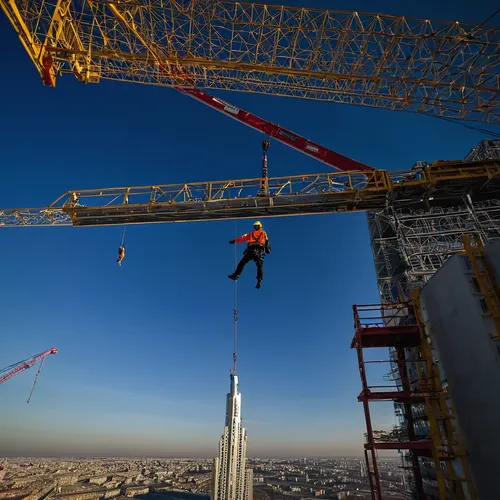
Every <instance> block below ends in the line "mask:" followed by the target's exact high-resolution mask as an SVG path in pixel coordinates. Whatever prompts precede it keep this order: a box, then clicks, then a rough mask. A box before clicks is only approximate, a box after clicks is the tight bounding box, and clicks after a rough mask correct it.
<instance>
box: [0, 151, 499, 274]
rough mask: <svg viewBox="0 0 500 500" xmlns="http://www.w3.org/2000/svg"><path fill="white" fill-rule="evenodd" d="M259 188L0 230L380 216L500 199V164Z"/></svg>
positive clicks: (121, 199)
mask: <svg viewBox="0 0 500 500" xmlns="http://www.w3.org/2000/svg"><path fill="white" fill-rule="evenodd" d="M261 182H262V179H260V178H256V179H243V180H228V181H217V182H194V183H186V184H170V185H158V186H142V187H123V188H105V189H91V190H82V191H68V192H66V193H65V194H64V195H63V196H61V197H60V198H58V199H57V200H56V201H55V202H54V203H52V204H51V205H49V206H48V207H45V208H37V209H34V208H26V209H23V208H14V209H1V210H0V226H2V227H12V226H17V227H25V226H69V225H74V226H98V225H116V224H145V223H159V222H187V221H204V220H220V219H231V218H247V217H279V216H294V215H309V214H319V213H332V212H352V211H374V210H381V209H383V208H384V207H387V206H388V205H390V206H398V205H401V206H413V207H414V209H418V208H419V207H425V206H426V204H428V203H430V201H433V202H436V203H440V204H441V205H446V204H448V203H451V202H453V201H456V200H457V199H461V198H462V197H463V196H464V194H465V193H472V194H473V195H474V196H476V197H477V198H478V199H490V198H492V197H494V196H496V197H498V193H499V191H500V162H497V161H495V160H485V161H478V162H473V163H464V162H461V161H457V162H436V163H434V164H432V165H428V166H427V167H425V168H424V169H422V170H421V171H418V172H416V171H415V170H411V171H402V172H388V171H385V170H373V171H369V172H367V171H362V172H330V173H327V174H314V175H299V176H293V177H276V178H269V179H267V188H266V189H267V192H266V193H264V194H263V193H262V184H261ZM477 213H478V214H482V212H477ZM488 213H489V212H488ZM389 220H390V219H389ZM390 221H391V220H390ZM389 226H390V224H389ZM418 227H420V226H418ZM398 234H399V233H398ZM384 237H385V236H384V235H383V236H382V237H381V238H379V240H380V241H382V240H384ZM396 237H397V235H396ZM372 240H374V241H375V240H377V238H372ZM382 255H383V256H384V255H385V254H384V253H383V252H382ZM377 259H378V256H377V255H376V261H377ZM389 264H390V262H389ZM379 276H380V272H379Z"/></svg>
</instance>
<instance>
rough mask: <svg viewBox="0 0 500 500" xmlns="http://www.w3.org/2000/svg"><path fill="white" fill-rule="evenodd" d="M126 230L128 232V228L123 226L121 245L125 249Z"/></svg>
mask: <svg viewBox="0 0 500 500" xmlns="http://www.w3.org/2000/svg"><path fill="white" fill-rule="evenodd" d="M126 230H127V226H123V233H122V244H121V245H120V247H121V248H123V243H124V242H125V231H126Z"/></svg>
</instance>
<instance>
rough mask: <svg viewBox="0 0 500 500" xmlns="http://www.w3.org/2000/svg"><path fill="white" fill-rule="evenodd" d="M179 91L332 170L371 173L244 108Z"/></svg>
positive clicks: (194, 91) (187, 89)
mask: <svg viewBox="0 0 500 500" xmlns="http://www.w3.org/2000/svg"><path fill="white" fill-rule="evenodd" d="M177 90H178V91H179V92H182V93H183V94H185V95H188V96H190V97H192V98H193V99H196V100H197V101H200V102H202V103H203V104H206V105H207V106H210V107H211V108H212V109H215V110H217V111H220V112H221V113H224V114H225V115H226V116H229V117H230V118H233V119H234V120H237V121H239V122H241V123H243V124H244V125H247V126H248V127H252V128H253V129H255V130H258V131H259V132H262V133H263V134H266V135H268V136H269V137H273V138H274V139H276V140H277V141H280V142H282V143H283V144H286V145H287V146H290V147H292V148H294V149H296V150H297V151H300V152H301V153H304V154H306V155H308V156H311V157H312V158H315V159H316V160H319V161H321V162H323V163H326V164H327V165H329V166H330V167H333V168H335V169H337V170H343V171H352V170H356V171H360V170H365V171H373V170H374V168H373V167H370V166H368V165H365V164H364V163H361V162H359V161H357V160H353V159H352V158H349V157H348V156H344V155H341V154H340V153H336V152H335V151H332V150H331V149H328V148H325V147H324V146H321V145H320V144H316V143H315V142H312V141H310V140H309V139H306V138H305V137H302V136H300V135H298V134H296V133H295V132H292V131H290V130H287V129H286V128H283V127H280V126H279V125H276V124H275V123H272V122H268V121H266V120H264V119H262V118H260V117H258V116H256V115H254V114H252V113H249V112H248V111H244V110H243V109H240V108H237V107H236V106H233V105H232V104H229V103H227V102H225V101H223V100H222V99H219V98H218V97H213V96H211V95H209V94H207V93H205V92H202V91H201V90H197V89H192V88H181V87H177Z"/></svg>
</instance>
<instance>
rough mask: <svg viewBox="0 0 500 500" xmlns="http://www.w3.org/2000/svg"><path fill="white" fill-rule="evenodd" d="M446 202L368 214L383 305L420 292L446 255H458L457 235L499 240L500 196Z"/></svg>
mask: <svg viewBox="0 0 500 500" xmlns="http://www.w3.org/2000/svg"><path fill="white" fill-rule="evenodd" d="M449 201H452V203H451V204H449ZM449 201H448V202H447V203H443V202H442V201H441V202H440V204H439V205H435V206H428V207H427V208H425V207H419V208H417V209H411V208H410V209H409V208H405V207H400V206H398V205H397V204H395V203H393V204H391V205H389V206H387V208H385V209H384V210H381V211H378V212H371V213H369V214H368V226H369V231H370V240H371V246H372V251H373V258H374V262H375V271H376V274H377V281H378V288H379V291H380V295H381V299H382V301H383V302H394V301H400V300H408V297H409V295H408V293H409V290H411V289H413V288H420V287H421V286H422V285H424V284H425V283H426V282H427V281H428V280H429V279H430V277H431V276H432V275H433V274H434V273H435V272H436V271H437V270H438V269H439V268H440V267H441V266H442V265H443V264H444V263H445V262H446V260H447V259H448V258H449V257H450V256H452V255H454V254H455V253H459V252H462V251H463V240H462V234H464V233H470V232H475V233H478V234H480V236H481V239H482V240H483V241H485V242H488V241H491V240H493V239H496V238H500V196H498V195H497V197H496V198H493V197H492V198H490V199H486V200H480V201H476V202H474V201H473V200H472V199H471V197H470V195H465V196H463V197H462V198H461V199H460V198H459V199H458V200H449Z"/></svg>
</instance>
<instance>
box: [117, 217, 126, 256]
mask: <svg viewBox="0 0 500 500" xmlns="http://www.w3.org/2000/svg"><path fill="white" fill-rule="evenodd" d="M126 229H127V226H125V227H124V228H123V233H122V242H121V245H120V246H119V247H118V258H117V259H116V263H117V264H118V265H119V266H121V265H122V260H123V259H124V258H125V231H126Z"/></svg>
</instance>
